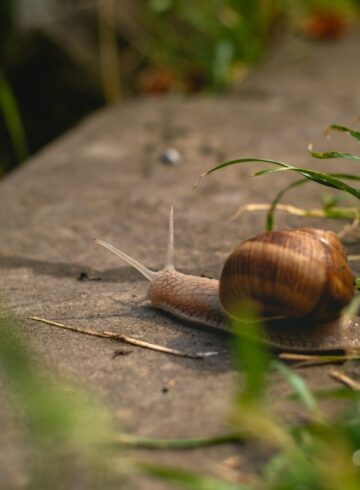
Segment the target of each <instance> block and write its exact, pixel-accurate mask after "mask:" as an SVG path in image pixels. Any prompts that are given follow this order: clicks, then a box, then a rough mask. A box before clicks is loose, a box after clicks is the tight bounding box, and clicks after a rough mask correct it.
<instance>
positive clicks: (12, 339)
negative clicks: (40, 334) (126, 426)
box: [0, 308, 124, 490]
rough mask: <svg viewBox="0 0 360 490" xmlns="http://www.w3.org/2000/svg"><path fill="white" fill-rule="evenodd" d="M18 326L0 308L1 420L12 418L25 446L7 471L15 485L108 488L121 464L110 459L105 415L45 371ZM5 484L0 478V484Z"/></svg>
mask: <svg viewBox="0 0 360 490" xmlns="http://www.w3.org/2000/svg"><path fill="white" fill-rule="evenodd" d="M19 326H20V323H19V321H18V320H16V319H15V318H14V317H13V316H12V315H10V314H9V313H8V312H7V311H6V310H5V309H4V308H1V309H0V382H1V383H2V384H3V383H4V388H5V391H4V390H3V395H2V402H3V403H2V406H3V407H4V406H5V421H6V413H11V414H12V418H13V417H15V420H16V422H17V430H18V432H19V434H20V437H19V438H18V440H19V441H20V443H21V445H22V446H23V447H21V448H19V451H20V452H21V451H22V450H23V449H24V448H25V454H26V457H25V465H24V467H22V468H21V464H20V461H21V460H20V461H17V463H14V468H12V474H13V475H15V474H17V475H18V476H17V478H18V479H20V481H21V482H22V484H21V488H26V489H31V490H32V489H34V490H35V489H37V490H39V489H41V490H47V489H49V490H50V489H51V490H63V489H72V488H74V489H75V488H78V487H79V486H81V488H86V489H103V488H113V486H112V485H115V483H119V482H121V481H122V472H123V470H124V467H123V466H122V464H123V462H122V460H121V459H120V458H117V461H116V464H115V462H114V460H113V458H114V453H113V452H112V450H111V441H113V438H114V424H113V420H112V417H111V415H110V414H109V413H108V411H107V410H106V409H105V408H104V406H102V404H101V403H100V402H99V401H98V400H96V398H95V397H94V396H90V394H88V393H86V392H85V391H84V390H83V389H80V388H79V387H76V386H71V385H70V384H68V383H66V382H63V381H61V380H60V379H58V378H57V377H56V376H55V375H54V373H47V372H46V371H47V368H46V367H45V366H44V365H43V364H42V363H40V362H39V361H38V360H37V359H36V358H35V356H34V355H33V354H32V353H31V351H30V349H29V348H28V347H27V346H26V344H25V341H24V339H23V338H21V336H20V334H19ZM5 393H7V396H5V397H4V394H5ZM2 416H4V414H3V413H2ZM3 422H4V421H3ZM5 426H6V424H5ZM5 433H6V430H5ZM19 466H20V468H19ZM4 484H5V485H6V486H3V485H4ZM9 486H10V483H9V482H5V483H4V480H3V477H2V478H0V488H1V489H4V490H5V488H9ZM116 488H118V487H116Z"/></svg>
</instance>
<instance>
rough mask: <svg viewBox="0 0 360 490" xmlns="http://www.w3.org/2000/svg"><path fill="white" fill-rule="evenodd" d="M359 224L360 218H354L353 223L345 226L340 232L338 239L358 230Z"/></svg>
mask: <svg viewBox="0 0 360 490" xmlns="http://www.w3.org/2000/svg"><path fill="white" fill-rule="evenodd" d="M359 223H360V218H359V216H356V218H354V220H353V222H352V223H350V224H349V225H345V226H344V228H343V229H342V230H340V231H339V233H338V234H337V235H338V237H339V238H340V239H342V238H345V237H346V236H347V235H349V234H350V233H352V232H353V231H355V230H356V228H357V227H358V226H359ZM349 260H350V259H349ZM353 260H354V259H353Z"/></svg>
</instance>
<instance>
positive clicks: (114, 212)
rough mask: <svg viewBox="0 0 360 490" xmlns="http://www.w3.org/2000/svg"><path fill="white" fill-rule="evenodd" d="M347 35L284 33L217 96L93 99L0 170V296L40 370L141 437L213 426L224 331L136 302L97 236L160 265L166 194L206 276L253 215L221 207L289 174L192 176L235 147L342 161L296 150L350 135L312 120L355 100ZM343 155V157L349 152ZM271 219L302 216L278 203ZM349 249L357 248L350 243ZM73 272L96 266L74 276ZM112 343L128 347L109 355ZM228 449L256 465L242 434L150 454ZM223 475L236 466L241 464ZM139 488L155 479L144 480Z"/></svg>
mask: <svg viewBox="0 0 360 490" xmlns="http://www.w3.org/2000/svg"><path fill="white" fill-rule="evenodd" d="M359 41H360V36H359V33H353V34H351V35H348V36H347V37H345V38H343V39H341V40H340V41H338V42H334V43H329V44H310V43H306V42H305V41H300V40H291V41H289V42H288V43H286V44H285V45H284V46H283V47H279V48H278V49H277V50H276V51H275V53H274V55H273V57H271V58H270V60H269V61H268V62H266V63H265V64H264V65H263V66H260V67H258V68H257V69H256V70H254V71H253V72H252V73H251V74H250V75H249V77H248V78H247V79H246V80H244V81H243V82H242V83H241V84H239V85H238V86H237V87H234V89H233V90H232V91H231V93H230V94H228V95H227V96H224V97H218V98H215V97H210V96H201V97H193V98H183V97H176V96H173V97H165V98H159V99H156V98H154V99H138V100H133V101H128V102H125V103H124V104H122V105H119V106H118V107H114V108H111V109H107V110H104V111H100V112H98V113H96V114H94V115H92V116H91V117H89V118H88V119H86V120H85V121H84V122H83V123H82V124H80V125H79V126H78V127H77V128H75V129H74V130H72V131H70V132H69V133H68V134H66V135H65V136H64V137H62V138H60V139H59V140H57V141H56V142H55V143H53V144H52V145H50V146H49V147H47V148H46V149H45V150H44V151H42V152H41V153H39V154H38V155H36V156H35V157H34V158H33V159H32V160H31V161H29V162H28V163H27V164H26V165H24V166H22V167H21V168H19V169H18V170H17V171H15V172H13V173H12V174H10V175H8V176H7V177H6V178H5V179H3V180H2V181H1V182H0V199H1V207H0V228H1V235H0V269H1V270H0V273H1V283H0V295H1V298H4V299H5V300H6V303H7V305H8V306H9V307H10V308H11V310H12V311H14V312H15V313H16V314H17V315H18V316H19V317H20V318H21V319H23V321H24V322H23V325H24V326H23V330H24V334H25V336H26V339H27V340H28V341H29V342H30V344H31V345H32V347H33V349H34V350H35V352H36V354H37V355H38V356H39V358H40V359H41V360H42V361H43V362H44V363H45V364H46V365H47V366H49V369H50V366H51V369H55V371H56V372H61V373H62V374H65V375H66V376H67V377H68V378H69V379H70V380H74V381H76V382H77V383H79V382H80V383H81V384H84V385H85V386H88V387H89V388H90V389H91V390H93V391H95V392H96V393H98V394H99V396H100V397H101V398H102V399H103V400H105V402H106V404H107V405H108V406H109V407H110V408H111V409H112V410H114V411H115V412H117V413H118V414H119V416H120V417H121V420H122V426H123V428H124V430H126V431H128V432H131V433H135V434H139V435H142V436H148V437H190V436H192V437H195V436H205V435H209V434H217V433H220V432H221V431H223V430H224V429H225V428H226V421H227V415H228V413H229V410H230V407H231V402H232V394H233V390H234V387H235V385H236V373H235V368H234V366H233V363H232V361H231V356H230V355H229V348H228V339H227V337H226V335H224V334H223V333H221V332H215V331H214V330H209V329H206V328H201V327H195V326H193V325H190V324H186V323H184V322H181V321H179V320H177V319H175V318H173V317H171V316H169V315H166V314H163V313H161V312H159V311H156V310H154V309H153V308H151V307H149V305H148V304H146V302H144V301H142V300H143V299H144V296H145V293H146V288H147V284H146V281H145V279H143V278H142V277H141V276H140V275H139V274H138V273H137V272H136V271H134V270H132V269H131V268H129V267H128V266H127V265H126V264H124V263H123V262H121V260H120V259H117V258H116V257H115V256H112V255H111V254H109V253H108V252H107V251H105V250H103V249H101V248H100V247H97V246H95V245H94V243H93V240H94V238H95V237H101V238H103V239H104V240H107V241H110V242H111V243H113V244H115V245H117V246H118V247H119V248H121V249H122V250H124V251H125V252H128V253H130V254H132V255H133V256H134V257H136V258H137V259H138V260H140V261H142V262H144V263H145V264H146V265H147V266H148V267H150V268H152V269H154V270H158V269H159V268H161V267H162V265H163V263H164V259H165V252H166V239H167V215H168V210H169V206H170V204H174V205H175V246H176V254H175V258H176V260H175V263H176V266H177V268H178V269H179V270H180V271H182V272H186V273H193V274H205V275H208V276H212V277H216V276H217V275H218V272H219V269H220V267H221V263H222V261H223V260H224V258H225V257H226V256H227V254H228V253H229V251H230V250H231V249H232V248H233V247H234V246H235V245H236V243H237V242H239V241H241V240H243V239H245V238H247V237H250V236H251V235H254V234H256V233H257V232H260V231H262V230H263V226H264V215H263V214H252V215H245V216H244V217H243V218H242V219H241V220H240V221H238V222H235V223H234V222H231V223H230V222H228V221H227V218H228V217H230V216H231V215H232V214H233V212H234V211H235V210H236V209H237V208H238V207H239V206H241V205H243V204H246V203H250V202H269V200H270V199H271V198H272V197H273V196H274V194H275V192H276V190H278V189H280V188H281V187H282V186H283V185H284V183H285V182H290V181H291V179H294V177H295V176H292V175H290V174H285V173H283V174H278V175H277V176H276V178H274V176H267V177H262V178H258V179H254V178H251V177H250V175H251V174H252V173H253V171H254V168H258V167H259V166H256V167H255V166H250V165H249V166H243V167H237V168H233V169H227V170H226V171H224V172H222V173H218V174H214V175H212V176H210V177H208V178H207V179H205V180H203V181H202V183H201V184H200V185H199V186H198V187H197V188H193V183H194V182H195V181H196V180H197V178H198V176H199V175H200V174H201V173H202V172H204V171H205V170H207V169H208V168H209V167H211V166H213V165H214V164H215V163H218V162H220V161H223V160H224V159H231V158H235V157H245V156H258V157H261V156H262V157H269V158H274V159H281V160H283V161H288V162H294V163H297V164H300V163H302V164H312V165H314V166H316V167H321V168H327V169H334V168H337V169H339V168H340V167H341V169H342V170H344V169H345V163H344V162H343V161H341V162H340V161H339V162H323V161H314V162H312V161H311V158H310V157H309V156H308V154H307V151H306V148H307V145H308V143H309V142H314V143H315V144H316V147H317V148H319V149H322V150H323V149H328V148H331V147H335V148H336V149H340V148H341V149H343V150H350V149H352V150H356V149H358V147H356V146H355V143H352V142H351V140H350V138H349V137H348V136H346V135H334V137H333V139H332V140H331V142H327V141H325V139H324V138H323V130H324V129H325V128H326V127H327V126H328V125H329V124H331V123H340V124H346V125H350V124H352V123H353V120H354V119H355V118H356V117H357V116H358V114H359V107H360V93H359V90H358V80H359V79H360V64H359V63H358V60H359V59H360V42H359ZM169 147H175V148H177V149H178V150H179V151H180V153H181V154H182V156H183V162H182V163H181V164H179V165H175V166H169V165H165V164H163V163H161V159H160V155H161V153H162V152H163V151H164V150H165V149H166V148H169ZM346 169H347V170H349V171H350V170H354V169H356V166H354V165H351V164H349V163H346ZM321 194H322V191H320V190H319V189H318V188H317V187H315V186H312V185H309V186H307V187H304V188H302V189H301V190H298V191H294V192H293V193H292V194H291V195H290V194H289V197H288V199H287V201H288V202H292V203H295V204H300V205H304V206H309V207H311V206H316V205H319V204H320V202H321ZM278 223H279V225H282V226H294V225H298V224H300V223H303V221H300V220H298V219H295V218H293V217H289V216H284V215H279V218H278ZM308 223H311V224H314V223H316V222H315V221H311V222H308ZM322 226H327V227H334V228H336V227H339V225H336V224H332V223H326V224H322ZM351 250H352V251H356V250H357V252H359V247H358V246H357V245H356V243H355V245H354V244H352V246H351ZM84 272H85V273H87V274H88V275H89V276H93V277H94V276H95V277H99V278H100V280H97V281H86V280H83V281H80V280H79V276H80V275H81V274H82V273H84ZM29 315H37V316H42V317H46V318H49V319H52V320H57V321H61V322H64V323H71V324H74V325H85V326H88V327H90V326H91V327H93V328H96V329H99V330H103V329H107V330H113V331H118V332H121V333H124V334H128V335H133V336H139V337H140V338H142V339H146V340H147V341H150V342H155V343H160V344H164V345H168V346H171V347H174V348H177V349H182V350H186V351H188V352H195V351H205V350H216V351H219V352H220V354H219V355H218V356H216V357H212V358H209V359H206V360H203V361H198V360H191V359H183V358H176V357H172V356H167V355H164V354H160V353H156V352H152V351H149V350H145V349H141V348H136V347H130V346H123V345H121V344H116V343H114V342H112V341H108V340H104V339H96V338H89V337H86V336H82V335H78V334H75V333H70V332H64V331H59V330H56V329H54V328H52V327H47V326H44V325H39V324H35V323H33V322H31V321H27V320H26V318H27V317H28V316H29ZM119 347H124V348H126V349H130V350H131V351H132V352H131V354H129V355H127V356H118V357H115V358H114V359H113V358H112V354H113V352H114V351H115V350H116V349H117V348H119ZM303 375H304V377H305V378H306V379H307V380H308V381H309V382H310V384H311V386H312V387H313V388H320V387H330V386H333V385H334V382H333V381H331V380H330V379H329V377H328V368H327V367H323V368H321V369H320V368H313V369H308V370H307V371H304V372H303ZM288 392H289V388H288V387H287V386H286V384H285V383H284V382H283V381H281V380H277V381H276V383H274V386H272V388H271V393H272V400H273V402H272V403H273V404H277V405H279V407H280V409H281V406H282V403H283V402H282V399H283V398H282V394H286V393H288ZM291 411H292V409H291V408H290V409H289V416H291ZM295 412H296V411H295ZM4 424H5V423H4V422H3V421H2V420H1V419H0V431H1V433H2V435H3V437H2V439H1V441H0V454H1V457H0V472H2V474H3V475H5V476H4V478H5V479H4V480H3V481H7V482H8V485H9V487H10V484H11V482H13V481H14V474H15V473H16V471H17V470H16V468H17V464H18V461H17V458H18V456H17V450H16V441H14V440H13V439H14V438H12V437H11V433H10V432H11V431H10V430H8V429H7V426H6V424H5V425H4ZM9 448H11V449H9ZM141 454H143V455H144V457H148V452H146V451H143V452H142V453H141ZM233 454H241V455H242V457H243V458H244V461H245V462H249V461H250V463H249V464H246V471H245V470H244V468H242V469H241V471H242V470H244V471H245V473H251V472H252V471H255V469H256V466H257V461H256V450H254V448H252V449H251V448H248V447H246V446H245V447H241V448H239V447H236V446H232V445H228V446H224V447H218V448H212V449H201V450H196V451H192V452H181V451H178V452H165V453H164V452H162V453H152V454H151V455H150V457H151V458H152V459H155V460H158V461H166V462H168V463H171V464H180V465H182V466H183V467H187V468H194V469H197V470H199V471H201V470H204V471H209V472H211V473H212V474H215V475H223V474H224V472H225V470H226V468H225V466H224V463H223V461H224V460H225V459H226V458H227V457H229V456H231V455H233ZM244 464H245V463H244ZM228 473H229V472H228ZM228 477H229V478H230V479H236V478H238V473H237V472H233V473H231V475H230V476H229V475H228ZM136 486H137V484H136V483H135V487H136ZM138 486H139V487H142V488H162V487H161V486H160V484H158V483H157V482H152V483H150V482H147V483H146V482H145V483H144V482H143V481H142V482H138ZM0 487H1V484H0ZM2 488H3V487H2ZM4 488H6V486H5V487H4Z"/></svg>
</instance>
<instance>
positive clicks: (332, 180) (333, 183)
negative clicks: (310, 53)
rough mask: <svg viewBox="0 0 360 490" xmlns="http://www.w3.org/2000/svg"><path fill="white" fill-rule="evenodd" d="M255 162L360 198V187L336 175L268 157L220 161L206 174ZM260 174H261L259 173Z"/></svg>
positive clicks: (265, 171) (263, 172) (262, 172)
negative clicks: (293, 173) (272, 166)
mask: <svg viewBox="0 0 360 490" xmlns="http://www.w3.org/2000/svg"><path fill="white" fill-rule="evenodd" d="M359 159H360V157H359ZM255 162H257V163H271V164H273V165H277V166H278V167H281V169H282V170H288V171H293V172H296V173H298V174H300V175H302V176H303V177H305V178H306V179H309V180H312V181H313V182H317V183H318V184H321V185H324V186H326V187H332V188H333V189H338V190H340V191H344V192H347V193H348V194H351V195H352V196H355V197H356V198H357V199H360V190H359V189H357V188H355V187H352V186H350V185H348V184H346V183H345V182H343V181H342V180H339V179H338V178H337V177H334V176H333V175H331V174H327V173H323V172H319V171H317V170H311V169H306V168H301V167H294V166H293V165H290V164H288V163H285V162H280V161H278V160H271V159H267V158H238V159H236V160H230V161H228V162H224V163H220V164H219V165H216V166H215V167H213V168H211V169H210V170H208V171H207V172H206V173H205V174H204V176H206V175H209V174H211V173H213V172H216V171H217V170H221V169H223V168H225V167H229V166H231V165H236V164H241V163H255ZM272 171H274V169H272ZM269 172H270V170H264V171H261V175H264V174H265V173H269ZM258 175H260V174H259V173H258Z"/></svg>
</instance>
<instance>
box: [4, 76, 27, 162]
mask: <svg viewBox="0 0 360 490" xmlns="http://www.w3.org/2000/svg"><path fill="white" fill-rule="evenodd" d="M0 111H1V112H2V114H3V117H4V120H5V123H6V126H7V129H8V132H9V135H10V138H11V140H12V144H13V147H14V151H15V154H16V158H17V160H18V161H19V162H21V161H23V160H25V159H26V158H27V156H28V154H29V151H28V146H27V142H26V137H25V131H24V127H23V124H22V121H21V116H20V111H19V108H18V105H17V102H16V99H15V96H14V94H13V91H12V89H11V87H10V85H9V83H8V82H7V80H6V78H5V76H4V74H3V73H2V71H1V69H0Z"/></svg>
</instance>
